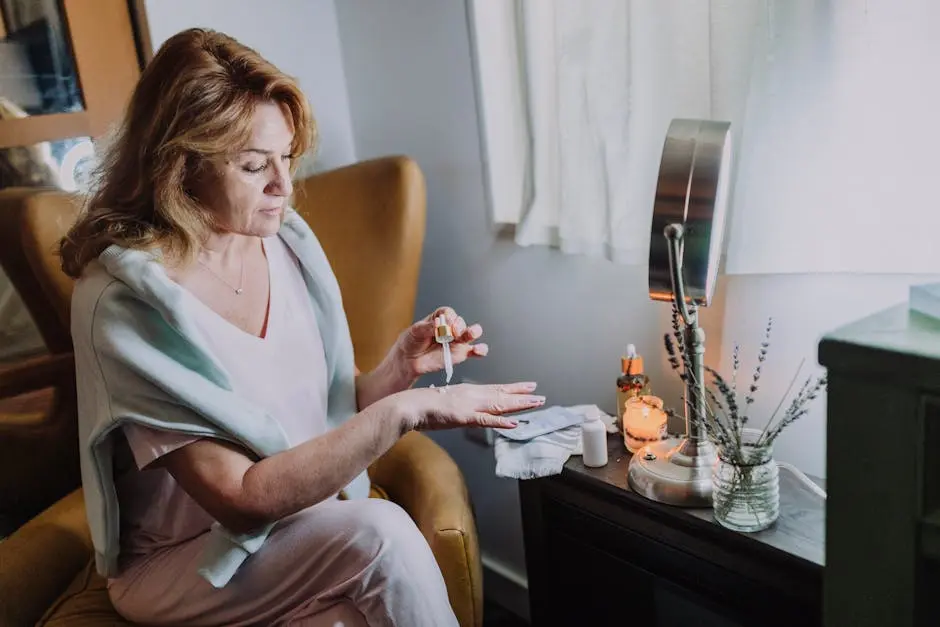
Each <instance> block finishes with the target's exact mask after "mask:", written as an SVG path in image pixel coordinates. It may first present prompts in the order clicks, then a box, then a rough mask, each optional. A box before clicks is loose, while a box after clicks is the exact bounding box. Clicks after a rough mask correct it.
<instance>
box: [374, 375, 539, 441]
mask: <svg viewBox="0 0 940 627" xmlns="http://www.w3.org/2000/svg"><path fill="white" fill-rule="evenodd" d="M535 387H536V384H535V383H504V384H499V385H476V384H469V383H461V384H459V385H450V386H447V387H444V388H413V389H410V390H405V391H404V392H399V393H397V394H393V395H391V396H388V397H386V399H384V400H385V401H388V402H392V403H395V404H396V406H397V407H396V409H397V412H396V413H398V415H399V416H400V417H401V419H402V422H403V424H402V427H403V431H415V430H417V431H427V430H432V429H452V428H455V427H495V428H498V429H511V428H513V427H515V426H516V424H517V422H516V420H514V419H513V418H512V417H511V416H509V415H508V414H513V413H516V412H520V411H526V410H531V409H536V408H538V407H541V406H542V405H544V404H545V397H544V396H536V395H534V394H532V392H534V391H535Z"/></svg>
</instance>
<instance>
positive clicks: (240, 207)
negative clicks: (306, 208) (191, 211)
mask: <svg viewBox="0 0 940 627" xmlns="http://www.w3.org/2000/svg"><path fill="white" fill-rule="evenodd" d="M293 138H294V132H293V130H292V129H291V125H290V124H289V123H288V120H287V118H286V116H285V115H284V112H283V110H282V109H281V107H280V106H279V105H277V104H275V103H271V102H268V103H262V104H259V105H258V106H257V107H255V111H254V114H253V116H252V122H251V136H250V138H249V140H248V143H247V144H246V145H245V146H244V147H242V148H241V149H240V150H239V151H238V152H235V153H233V154H232V155H229V156H228V158H227V159H225V160H224V161H220V162H219V163H218V164H217V165H216V166H215V167H214V168H213V173H212V175H210V176H209V177H208V179H207V180H206V181H205V182H204V184H203V185H202V186H201V189H200V190H199V193H198V195H199V197H200V199H201V200H202V202H203V203H205V204H206V205H207V206H208V207H209V209H210V210H211V211H212V213H213V217H214V218H215V224H216V228H217V229H218V230H219V231H220V232H226V233H237V234H239V235H254V236H258V237H267V236H270V235H274V234H275V233H277V231H278V229H279V228H280V226H281V216H282V215H283V212H284V209H285V207H286V205H287V200H288V198H289V197H290V195H291V192H292V191H293V187H292V185H291V181H290V171H289V168H290V162H291V154H290V151H291V142H292V140H293Z"/></svg>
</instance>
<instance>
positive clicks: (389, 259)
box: [0, 157, 483, 627]
mask: <svg viewBox="0 0 940 627" xmlns="http://www.w3.org/2000/svg"><path fill="white" fill-rule="evenodd" d="M79 201H80V199H79V198H77V197H74V196H69V195H67V194H64V193H62V192H57V191H48V190H47V191H37V190H22V189H19V190H4V191H0V231H6V229H11V230H10V231H6V232H7V233H18V234H20V237H6V238H5V241H0V245H15V246H17V247H19V251H20V252H19V254H18V256H17V258H18V259H19V260H20V261H19V262H15V263H12V264H9V266H10V267H7V264H5V265H4V268H5V270H6V271H7V273H8V274H9V275H10V278H11V280H12V281H13V282H14V285H16V286H17V288H18V289H21V291H22V289H23V288H27V289H29V290H31V291H30V293H29V294H25V293H24V294H22V295H23V296H24V302H26V304H27V306H28V308H29V309H30V312H31V314H33V317H34V319H35V320H36V322H37V326H39V327H40V331H42V332H43V335H44V338H45V339H46V343H47V345H49V347H50V351H51V352H52V356H51V357H50V358H45V359H46V361H48V359H53V360H54V361H55V364H54V365H49V364H46V365H44V366H42V367H43V368H46V369H47V370H53V371H54V372H55V376H52V375H48V374H47V379H43V378H42V377H40V376H39V374H37V373H34V375H33V376H31V375H28V374H27V375H24V374H22V372H19V374H18V375H17V376H18V379H17V381H19V382H20V383H18V384H16V385H13V384H12V383H9V382H7V383H4V375H3V373H2V372H0V399H2V398H3V396H4V393H6V394H11V393H13V392H14V391H16V390H21V389H23V384H22V380H24V379H25V380H27V381H32V382H33V383H32V385H33V386H34V387H35V386H36V385H47V384H48V383H47V381H48V379H49V377H51V379H52V380H54V381H57V382H58V383H60V384H63V383H62V382H63V381H65V380H66V379H68V378H69V377H71V380H72V381H74V377H73V376H72V375H71V371H70V370H69V368H70V367H71V354H70V353H69V350H70V342H69V338H68V328H69V326H68V320H69V301H70V297H71V282H70V281H69V279H68V278H67V277H66V276H65V275H64V274H63V273H62V272H61V271H60V270H59V267H58V260H57V258H56V257H55V256H54V253H53V250H54V247H55V242H56V241H57V240H58V238H59V237H61V236H62V235H63V234H64V232H65V229H66V228H67V226H68V225H69V224H70V223H71V222H72V220H73V219H74V216H75V213H76V210H77V206H78V204H77V203H78V202H79ZM295 205H296V207H297V209H298V211H300V213H301V214H302V215H303V216H304V218H305V219H306V220H307V221H308V222H309V223H310V225H311V227H312V228H313V229H314V231H315V232H316V233H317V235H318V237H319V239H320V240H321V243H322V244H323V247H324V250H325V251H326V254H327V256H328V257H329V259H330V262H331V264H332V265H333V268H334V271H335V273H336V275H337V278H338V280H339V284H340V289H341V290H342V294H343V301H344V306H345V308H346V313H347V317H348V319H349V324H350V330H351V332H352V339H353V346H354V348H355V352H356V361H357V364H358V365H359V367H360V368H361V369H363V370H367V369H369V368H371V367H373V366H374V365H376V364H377V363H378V362H379V361H380V360H381V358H382V356H383V355H384V354H385V352H386V351H387V350H388V348H389V347H390V346H391V344H392V342H394V341H395V339H396V338H397V336H398V334H399V333H400V332H401V331H402V330H403V329H404V328H405V327H407V326H408V325H409V324H410V323H411V322H412V321H413V318H414V313H415V312H414V301H415V294H416V291H417V282H418V272H419V268H420V263H421V247H422V243H423V239H424V220H425V191H424V179H423V177H422V174H421V172H420V170H419V168H418V166H417V165H416V164H415V163H414V162H413V161H411V160H409V159H407V158H403V157H389V158H383V159H377V160H373V161H366V162H362V163H358V164H354V165H351V166H348V167H345V168H340V169H337V170H333V171H330V172H326V173H323V174H319V175H316V176H313V177H311V178H308V179H306V180H304V181H302V182H301V183H300V184H299V185H298V190H297V194H296V200H295ZM11 240H12V241H11ZM0 261H3V258H0ZM44 329H45V330H44ZM22 368H25V369H26V370H29V369H30V368H29V366H28V365H24V366H22ZM63 372H64V373H66V374H65V375H64V377H63ZM40 374H41V373H40ZM39 381H42V383H38V382H39ZM63 385H64V384H63ZM73 388H74V384H73ZM57 389H61V390H62V391H61V392H60V394H61V396H62V399H63V400H62V402H61V403H60V404H61V406H62V407H61V411H64V412H65V414H66V416H67V418H63V417H62V414H61V412H60V413H59V414H56V417H55V420H56V421H58V422H56V424H71V425H74V422H75V417H74V389H72V390H68V389H67V388H65V387H61V386H60V388H57ZM69 394H71V396H69ZM69 411H71V412H72V413H71V415H70V416H69V415H68V413H69ZM49 420H52V418H49ZM4 429H6V431H4ZM3 438H9V441H10V442H15V441H21V442H27V441H29V442H31V443H32V445H33V446H34V447H36V450H39V449H41V448H42V446H45V447H46V448H45V450H47V451H53V450H57V448H56V447H61V445H62V444H61V443H62V440H63V438H64V439H65V441H66V443H67V446H68V447H71V448H72V449H73V450H77V446H78V445H77V441H76V439H75V434H74V431H70V430H69V429H68V428H64V427H63V428H61V429H58V430H55V429H53V430H48V431H47V432H45V433H44V434H38V433H36V432H32V433H28V432H27V431H26V430H19V431H18V430H17V429H16V425H13V424H9V425H6V427H4V425H3V424H2V416H0V440H2V439H3ZM17 438H19V440H17ZM12 446H13V445H11V447H12ZM2 447H3V445H2V444H0V448H2ZM0 452H2V451H0ZM27 461H29V463H33V462H35V464H38V465H40V466H44V467H45V468H47V469H48V468H53V467H54V466H55V461H54V460H51V459H48V458H45V457H44V456H42V455H40V456H39V457H38V458H37V459H36V460H31V461H30V460H27ZM16 463H21V462H20V461H18V462H16ZM22 463H27V462H26V461H23V462H22ZM5 464H6V460H5V457H0V477H2V476H3V473H4V472H6V466H5ZM71 464H72V462H71V461H69V463H68V468H66V470H64V471H63V472H65V473H73V472H75V470H74V468H73V467H72V465H71ZM56 472H58V470H57V471H56ZM19 476H20V477H21V480H23V481H25V480H26V477H27V476H29V475H27V474H26V473H20V475H19ZM48 476H49V475H48V473H46V474H44V475H41V476H40V475H35V476H33V480H34V481H35V482H38V483H34V485H42V478H41V477H48ZM369 476H370V478H371V479H372V484H373V496H374V497H379V498H388V499H391V500H392V501H394V502H396V503H398V504H399V505H401V506H402V507H403V508H404V509H405V510H406V511H407V512H408V513H409V514H410V515H411V517H412V518H413V519H414V521H415V522H416V524H417V526H418V528H419V529H420V530H421V532H422V533H423V534H424V536H425V538H427V540H428V543H429V544H430V546H431V549H432V551H433V552H434V555H435V557H436V558H437V562H438V564H439V565H440V567H441V571H442V572H443V574H444V580H445V582H446V584H447V591H448V594H449V596H450V601H451V605H452V606H453V608H454V611H455V613H456V615H457V618H458V620H459V621H460V624H461V626H462V627H480V625H482V606H483V590H482V570H481V566H480V556H479V548H478V544H477V534H476V528H475V525H474V520H473V516H472V513H471V508H470V503H469V499H468V495H467V490H466V485H465V483H464V480H463V476H462V475H461V473H460V470H459V469H458V468H457V466H456V464H455V463H454V461H453V460H452V459H451V458H450V456H449V455H448V454H447V453H446V452H445V451H444V450H443V449H442V448H440V447H439V446H438V445H437V444H435V443H434V442H433V441H432V440H431V439H429V438H428V437H426V436H424V435H422V434H418V433H412V434H409V435H407V436H406V437H404V438H402V439H401V441H399V442H398V443H397V444H396V445H395V446H394V447H393V448H392V449H391V450H390V451H389V452H388V453H387V454H385V455H384V456H383V457H381V458H380V459H379V460H377V461H376V462H375V463H374V464H373V465H372V466H371V467H370V468H369ZM70 482H71V484H73V485H77V475H74V476H70V477H69V478H68V480H66V481H59V483H57V484H55V485H53V486H52V487H50V488H49V489H48V490H47V491H46V492H45V493H44V494H46V496H47V497H48V495H55V496H56V498H58V496H60V493H61V492H62V490H63V486H68V485H69V484H70ZM53 483H55V482H54V481H53ZM0 487H2V484H0ZM7 488H9V489H10V490H11V491H14V490H15V489H16V486H15V485H11V486H7ZM29 489H30V488H29V487H27V486H25V485H23V486H21V492H23V491H27V492H28V490H29ZM11 496H16V495H15V494H12V493H11ZM53 500H55V499H51V500H49V501H48V502H47V503H45V504H44V505H51V506H49V507H48V509H45V511H43V512H42V513H41V514H39V515H38V516H36V517H35V518H33V519H32V520H30V521H29V522H28V523H26V524H25V525H24V526H23V527H21V528H20V529H18V530H17V531H16V532H15V533H14V534H13V535H12V536H10V537H9V538H7V539H6V540H4V541H2V542H0V625H4V626H9V627H16V626H19V625H34V624H39V625H46V626H49V627H52V626H59V625H63V626H64V625H68V626H69V627H93V626H94V627H97V626H103V625H128V624H129V623H127V622H126V621H124V620H122V619H121V618H120V616H118V615H117V613H116V612H115V611H114V609H113V608H112V607H111V604H110V602H109V600H108V596H107V590H106V587H105V581H104V580H103V579H102V578H101V577H99V576H98V575H97V573H96V572H95V570H94V566H93V563H92V561H91V556H92V547H91V540H90V537H89V532H88V528H87V524H86V522H85V512H84V504H83V501H82V494H81V490H80V489H78V490H75V491H73V492H71V493H69V494H67V495H65V496H64V497H63V498H61V499H59V500H58V501H56V502H54V503H53V502H52V501H53ZM36 505H37V503H36V502H32V503H31V504H30V506H31V507H33V508H35V507H36Z"/></svg>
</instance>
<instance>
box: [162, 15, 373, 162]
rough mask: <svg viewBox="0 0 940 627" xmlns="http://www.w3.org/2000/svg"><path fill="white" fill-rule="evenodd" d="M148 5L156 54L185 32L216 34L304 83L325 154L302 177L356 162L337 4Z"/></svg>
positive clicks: (317, 157) (320, 150)
mask: <svg viewBox="0 0 940 627" xmlns="http://www.w3.org/2000/svg"><path fill="white" fill-rule="evenodd" d="M145 5H146V10H147V21H148V22H149V26H150V36H151V40H152V42H153V46H154V48H155V49H156V48H159V47H160V45H161V44H162V43H163V42H164V41H166V40H167V39H168V38H169V37H170V36H172V35H173V34H175V33H177V32H179V31H181V30H183V29H186V28H190V27H194V26H200V27H207V28H212V29H215V30H218V31H222V32H224V33H226V34H228V35H231V36H232V37H234V38H236V39H238V40H239V41H241V42H242V43H243V44H245V45H247V46H251V47H252V48H254V49H255V50H257V51H258V52H259V53H261V55H262V56H264V57H265V58H266V59H268V60H269V61H271V62H272V63H274V64H275V65H277V66H278V67H279V68H280V69H281V70H283V71H284V72H286V73H287V74H290V75H291V76H294V77H296V78H297V79H298V80H299V81H300V86H301V88H302V89H303V90H304V92H305V93H306V94H307V97H308V98H309V99H310V102H311V103H312V105H313V109H314V114H315V115H316V118H317V122H318V124H319V126H320V146H319V152H318V153H317V155H316V156H315V159H314V158H312V157H313V156H312V155H311V158H309V159H306V160H305V161H304V163H303V164H302V166H301V168H302V169H301V172H300V175H301V176H303V175H304V174H305V173H306V172H310V171H313V170H324V169H330V168H334V167H338V166H341V165H346V164H348V163H352V162H353V161H355V160H356V157H355V149H354V147H353V137H352V126H351V122H350V117H349V101H348V99H347V94H346V78H345V76H344V74H343V64H342V60H341V56H340V44H339V35H338V31H337V25H336V9H335V6H334V4H333V0H265V1H264V2H262V3H257V2H241V1H239V2H233V1H232V0H195V1H194V0H146V2H145Z"/></svg>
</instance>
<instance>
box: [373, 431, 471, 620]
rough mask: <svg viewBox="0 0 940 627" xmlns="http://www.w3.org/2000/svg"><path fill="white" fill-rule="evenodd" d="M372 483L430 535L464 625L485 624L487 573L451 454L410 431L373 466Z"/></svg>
mask: <svg viewBox="0 0 940 627" xmlns="http://www.w3.org/2000/svg"><path fill="white" fill-rule="evenodd" d="M369 477H370V479H371V480H372V482H373V483H374V484H375V485H377V486H379V487H380V488H382V489H383V490H384V491H385V492H386V493H387V494H388V496H389V499H390V500H392V501H394V502H395V503H398V504H399V505H400V506H401V507H402V508H403V509H404V510H405V511H407V512H408V514H409V515H410V516H411V518H412V519H413V520H414V521H415V524H416V525H417V526H418V529H420V530H421V533H422V534H423V535H424V537H425V538H426V539H427V541H428V544H430V546H431V551H432V552H433V553H434V557H435V558H436V559H437V563H438V565H439V566H440V568H441V572H442V573H443V575H444V581H445V582H446V584H447V593H448V596H449V597H450V602H451V606H452V607H453V608H454V611H455V613H456V615H457V619H458V620H459V621H460V624H461V626H462V627H478V626H479V625H481V624H482V622H483V572H482V566H481V564H480V550H479V545H478V541H477V532H476V525H475V523H474V520H473V511H472V509H471V506H470V499H469V496H468V494H467V487H466V484H465V483H464V479H463V474H462V473H461V472H460V469H459V468H458V467H457V464H456V463H455V462H454V460H453V459H452V458H451V457H450V455H448V454H447V452H446V451H445V450H444V449H442V448H441V447H440V446H438V445H437V444H436V443H435V442H434V441H433V440H431V439H430V438H429V437H427V436H426V435H424V434H421V433H409V434H407V435H405V436H404V437H403V438H402V439H401V440H399V441H398V443H396V444H395V446H393V447H392V448H391V450H389V451H388V452H387V453H386V454H385V455H383V456H382V457H380V458H379V459H378V460H376V461H375V463H373V464H372V466H371V467H370V468H369Z"/></svg>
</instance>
